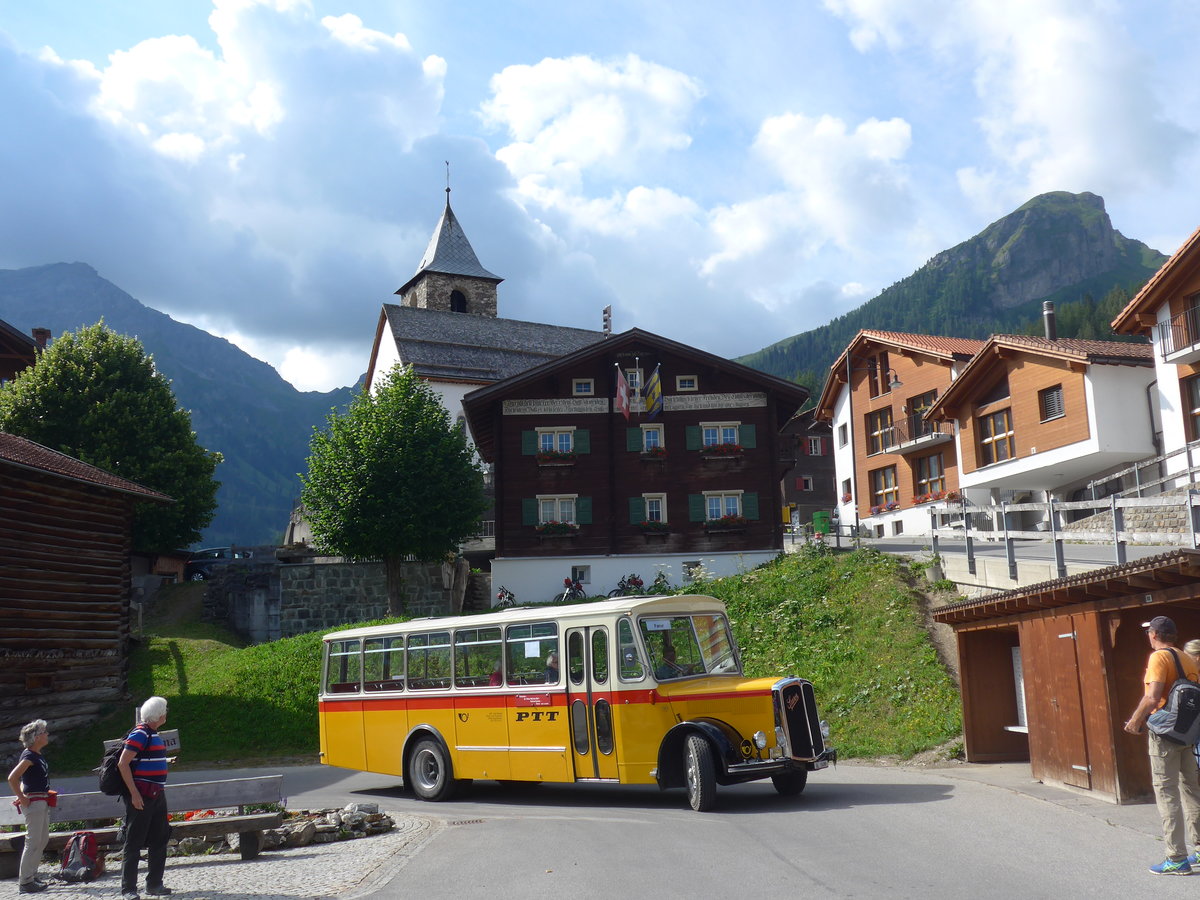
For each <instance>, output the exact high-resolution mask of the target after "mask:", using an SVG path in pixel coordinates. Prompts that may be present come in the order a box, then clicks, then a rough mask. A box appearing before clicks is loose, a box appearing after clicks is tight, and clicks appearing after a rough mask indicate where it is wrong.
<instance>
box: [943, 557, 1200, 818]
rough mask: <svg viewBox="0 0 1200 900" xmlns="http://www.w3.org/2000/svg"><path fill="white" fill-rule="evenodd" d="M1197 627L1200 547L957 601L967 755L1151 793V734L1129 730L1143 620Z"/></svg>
mask: <svg viewBox="0 0 1200 900" xmlns="http://www.w3.org/2000/svg"><path fill="white" fill-rule="evenodd" d="M1158 615H1166V616H1170V617H1171V618H1172V619H1174V620H1175V622H1176V624H1177V625H1178V627H1179V637H1180V643H1181V645H1182V643H1184V642H1186V641H1188V640H1190V639H1191V638H1195V637H1200V551H1196V550H1174V551H1172V552H1170V553H1165V554H1162V555H1159V556H1154V557H1149V558H1146V559H1141V560H1138V561H1136V562H1130V563H1125V564H1123V565H1119V566H1113V567H1110V568H1106V569H1097V570H1094V571H1091V572H1087V573H1085V574H1081V575H1074V576H1071V577H1069V578H1063V579H1059V580H1056V581H1050V582H1045V583H1043V584H1035V585H1031V586H1029V587H1025V588H1020V589H1017V590H1012V591H1006V592H1004V593H1001V594H993V595H991V596H988V597H984V598H981V599H977V600H967V601H962V602H959V603H953V604H950V605H949V606H945V607H943V608H941V609H939V610H937V611H936V613H935V614H934V618H935V619H936V620H937V621H938V622H941V623H944V624H947V625H950V626H952V627H953V628H954V631H955V634H956V636H957V640H958V658H959V669H960V675H961V683H962V704H963V729H964V738H965V744H966V754H967V759H968V760H970V761H971V762H997V761H1015V760H1028V761H1029V763H1030V768H1031V770H1032V774H1033V777H1034V778H1036V779H1039V780H1041V781H1043V782H1047V783H1051V784H1057V785H1062V786H1069V787H1071V788H1075V789H1081V790H1085V791H1089V792H1091V793H1093V794H1095V795H1096V796H1098V797H1100V798H1102V799H1107V800H1112V801H1115V802H1117V803H1126V802H1140V801H1144V800H1148V799H1150V798H1152V796H1153V790H1152V787H1151V783H1150V764H1149V760H1148V757H1147V753H1146V737H1145V736H1144V735H1130V734H1126V733H1125V731H1124V730H1123V728H1124V723H1125V721H1126V720H1127V719H1128V718H1129V715H1130V714H1131V713H1132V712H1133V710H1134V708H1135V707H1136V706H1137V703H1138V700H1139V699H1140V698H1141V696H1142V694H1143V684H1142V677H1143V674H1144V672H1145V668H1146V659H1147V657H1148V655H1149V653H1150V646H1149V644H1148V642H1147V640H1146V634H1145V630H1144V629H1143V628H1142V623H1143V622H1146V621H1149V620H1150V619H1151V618H1153V617H1154V616H1158Z"/></svg>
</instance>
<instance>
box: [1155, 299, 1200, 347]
mask: <svg viewBox="0 0 1200 900" xmlns="http://www.w3.org/2000/svg"><path fill="white" fill-rule="evenodd" d="M1157 327H1158V346H1159V348H1160V349H1161V351H1162V356H1163V358H1164V359H1166V358H1167V357H1168V356H1170V355H1171V354H1172V353H1175V352H1176V351H1178V350H1183V349H1185V348H1187V347H1190V346H1192V345H1193V344H1195V343H1197V342H1200V307H1192V308H1190V309H1186V310H1184V311H1183V312H1181V313H1180V314H1179V315H1177V316H1172V317H1171V319H1170V320H1169V321H1167V322H1159V323H1158V326H1157Z"/></svg>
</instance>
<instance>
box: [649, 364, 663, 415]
mask: <svg viewBox="0 0 1200 900" xmlns="http://www.w3.org/2000/svg"><path fill="white" fill-rule="evenodd" d="M661 368H662V365H661V364H659V365H657V366H655V367H654V374H653V375H651V376H650V380H649V381H647V382H646V418H648V419H653V418H654V417H655V416H657V415H658V414H659V413H660V412H662V408H663V396H662V380H661V379H660V378H659V377H658V370H659V369H661Z"/></svg>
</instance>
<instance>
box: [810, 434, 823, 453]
mask: <svg viewBox="0 0 1200 900" xmlns="http://www.w3.org/2000/svg"><path fill="white" fill-rule="evenodd" d="M821 451H822V444H821V439H820V438H819V437H810V438H809V439H808V455H809V456H821V455H822V453H821Z"/></svg>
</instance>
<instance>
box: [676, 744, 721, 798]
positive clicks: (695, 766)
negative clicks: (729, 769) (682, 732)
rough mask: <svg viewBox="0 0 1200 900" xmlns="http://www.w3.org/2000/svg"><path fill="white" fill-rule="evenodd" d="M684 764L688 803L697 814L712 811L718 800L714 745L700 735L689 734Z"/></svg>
mask: <svg viewBox="0 0 1200 900" xmlns="http://www.w3.org/2000/svg"><path fill="white" fill-rule="evenodd" d="M683 764H684V769H685V770H686V772H687V794H688V803H690V804H691V806H692V809H694V810H696V812H705V811H706V810H710V809H712V808H713V804H714V803H715V802H716V800H717V776H716V767H715V765H714V764H713V755H712V745H710V744H709V743H708V741H706V740H705V739H704V738H703V737H701V736H700V735H698V734H689V735H688V739H687V745H686V747H685V749H684V759H683Z"/></svg>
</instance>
